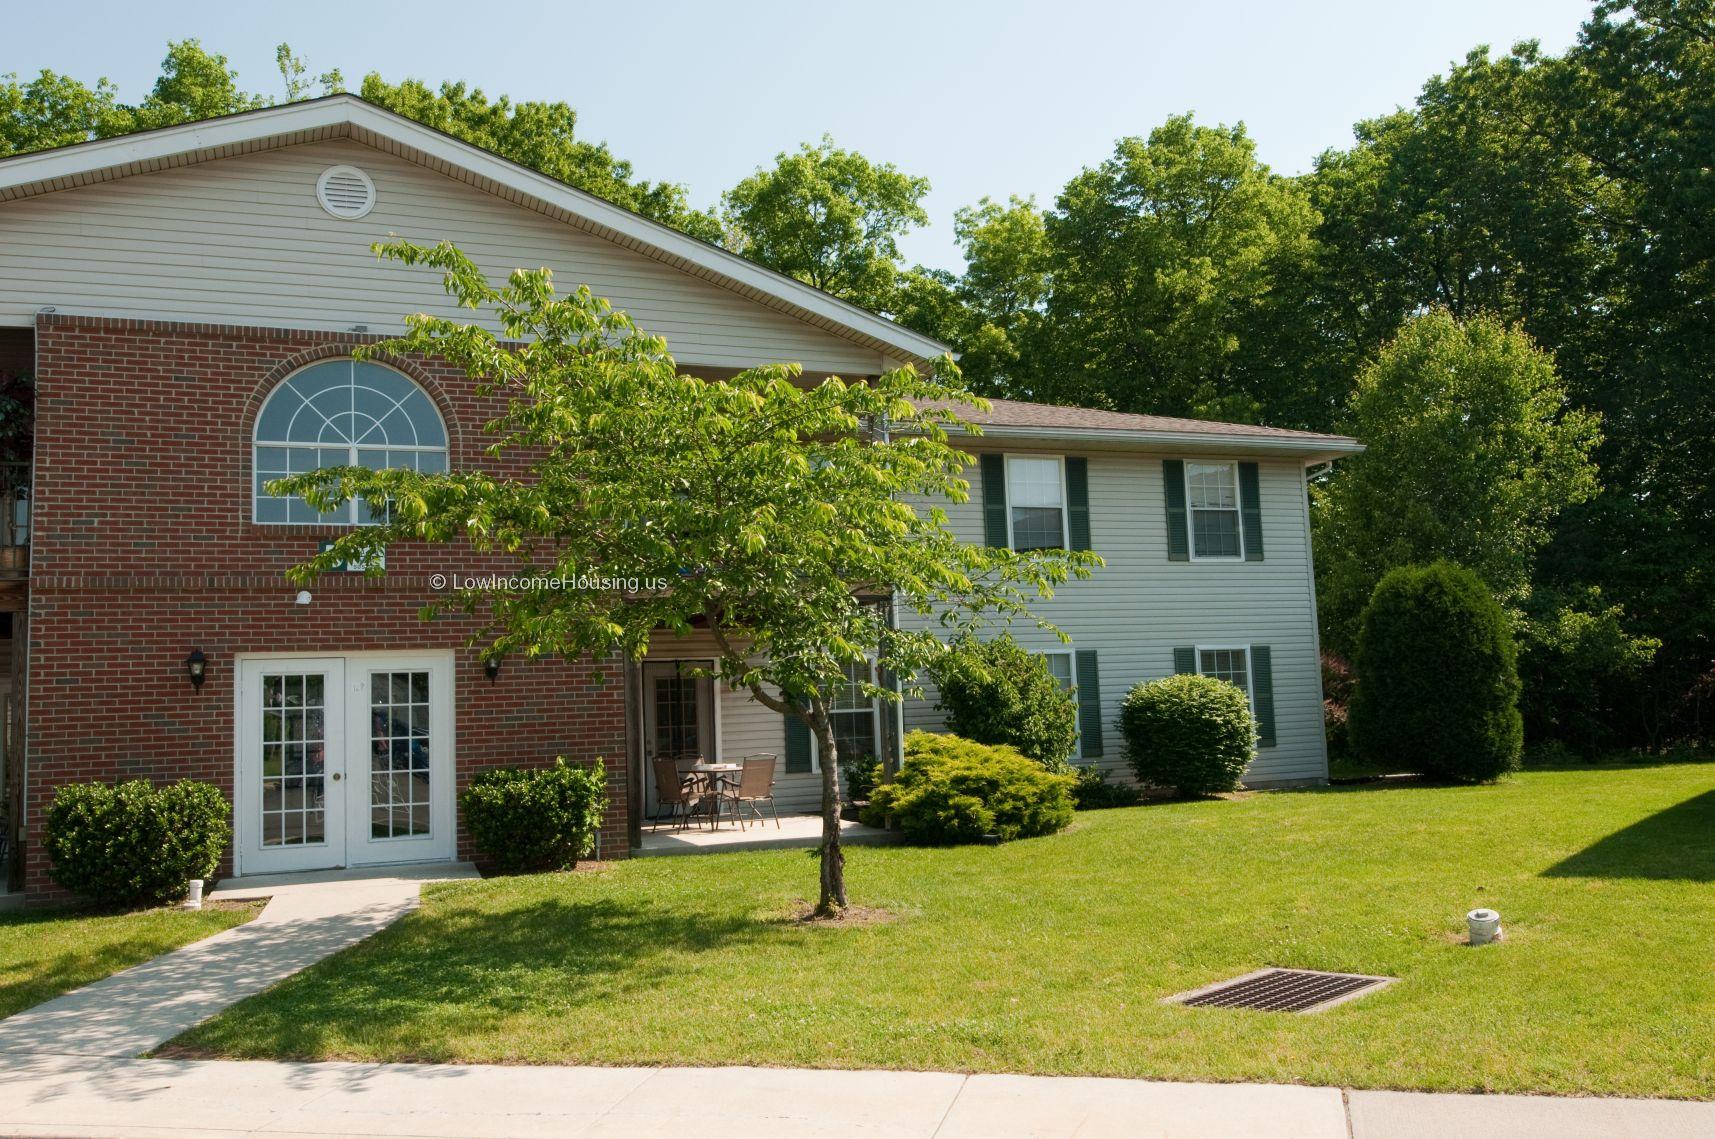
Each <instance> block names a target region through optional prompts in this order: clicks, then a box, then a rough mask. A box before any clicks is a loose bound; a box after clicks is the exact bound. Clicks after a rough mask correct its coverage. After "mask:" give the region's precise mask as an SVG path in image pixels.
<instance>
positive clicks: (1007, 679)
mask: <svg viewBox="0 0 1715 1139" xmlns="http://www.w3.org/2000/svg"><path fill="white" fill-rule="evenodd" d="M931 673H932V675H933V676H934V679H935V687H936V689H937V690H938V691H939V693H940V699H939V702H938V703H937V704H936V705H935V706H936V707H937V708H938V709H940V710H941V711H943V712H945V713H947V730H948V731H950V732H952V733H953V734H955V735H958V736H962V737H964V738H965V739H967V740H975V741H976V742H977V743H983V744H1005V745H1007V746H1009V747H1013V748H1016V749H1018V751H1020V752H1022V753H1023V754H1024V755H1026V756H1028V757H1029V758H1031V759H1034V760H1035V761H1036V762H1038V763H1040V764H1041V765H1042V766H1044V767H1046V768H1047V769H1048V770H1050V771H1053V772H1057V773H1060V774H1067V773H1069V772H1070V771H1071V770H1072V765H1071V763H1070V759H1071V756H1072V750H1073V749H1074V748H1075V747H1077V745H1078V705H1077V702H1076V701H1075V700H1074V699H1073V698H1072V694H1071V693H1070V692H1067V691H1066V690H1065V689H1064V688H1062V687H1060V682H1059V681H1058V680H1056V679H1055V677H1054V674H1053V673H1051V672H1049V671H1048V662H1047V661H1046V660H1045V659H1043V657H1042V656H1041V654H1039V653H1033V652H1027V651H1026V650H1025V649H1023V648H1021V647H1020V646H1019V644H1018V642H1017V641H1014V640H1013V639H1012V638H1011V637H1010V636H1004V635H1003V636H1000V637H997V638H995V639H994V640H992V641H975V640H967V641H960V642H958V643H956V644H954V645H953V646H952V647H951V648H949V649H948V651H947V652H945V653H944V654H942V656H941V658H940V660H938V661H937V662H936V663H935V666H934V668H933V669H932V670H931Z"/></svg>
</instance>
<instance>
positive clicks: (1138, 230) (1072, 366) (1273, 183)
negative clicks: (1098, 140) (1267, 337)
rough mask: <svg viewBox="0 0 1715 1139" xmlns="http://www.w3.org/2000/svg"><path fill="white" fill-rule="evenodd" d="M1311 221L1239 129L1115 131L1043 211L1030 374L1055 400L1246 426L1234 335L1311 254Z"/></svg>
mask: <svg viewBox="0 0 1715 1139" xmlns="http://www.w3.org/2000/svg"><path fill="white" fill-rule="evenodd" d="M1315 218H1316V215H1315V212H1314V211H1313V210H1312V209H1311V207H1310V204H1309V202H1308V201H1307V200H1306V199H1305V197H1304V195H1303V193H1302V192H1301V191H1299V190H1298V189H1297V188H1296V187H1295V186H1294V185H1293V184H1292V183H1291V182H1290V181H1288V180H1286V179H1283V178H1279V177H1276V176H1275V175H1274V174H1271V173H1270V172H1269V170H1268V168H1267V167H1266V166H1264V165H1262V164H1261V163H1259V162H1258V161H1257V160H1256V148H1255V145H1254V144H1253V143H1252V142H1251V140H1250V138H1249V136H1247V135H1246V134H1245V131H1244V128H1243V127H1242V126H1238V127H1231V128H1228V127H1205V126H1198V125H1196V124H1195V123H1194V122H1193V121H1192V119H1191V117H1190V116H1188V115H1186V116H1180V117H1177V118H1172V119H1169V120H1168V121H1167V122H1166V123H1164V124H1163V125H1162V126H1160V127H1157V128H1156V129H1155V130H1153V131H1151V132H1150V135H1149V137H1148V139H1141V138H1127V139H1122V140H1120V142H1119V144H1118V145H1117V146H1116V147H1115V148H1114V154H1113V157H1112V158H1110V159H1109V160H1108V161H1106V162H1104V163H1103V164H1102V165H1101V166H1099V167H1096V168H1095V169H1092V170H1085V171H1084V172H1083V173H1081V174H1079V175H1078V176H1077V177H1076V178H1073V179H1072V181H1071V182H1070V183H1068V184H1067V186H1066V188H1065V190H1063V191H1062V192H1061V194H1060V197H1059V199H1058V201H1057V203H1056V208H1055V210H1054V211H1053V212H1052V213H1051V214H1049V216H1048V218H1047V222H1046V237H1047V242H1048V245H1049V266H1050V272H1051V274H1052V289H1051V292H1050V294H1049V297H1048V302H1047V320H1046V321H1045V322H1044V323H1045V327H1046V328H1047V329H1050V330H1051V331H1049V332H1047V333H1046V334H1045V336H1043V337H1041V338H1039V339H1040V340H1044V341H1047V342H1048V343H1042V344H1038V345H1037V346H1036V348H1035V350H1034V351H1033V352H1032V353H1031V361H1030V364H1029V366H1028V367H1027V368H1025V369H1023V371H1024V373H1025V382H1027V383H1028V384H1029V386H1030V389H1031V391H1032V392H1034V393H1036V394H1037V395H1039V396H1040V397H1042V398H1046V399H1047V400H1049V402H1054V403H1078V404H1083V405H1086V406H1097V407H1100V406H1109V407H1113V408H1116V409H1118V410H1122V411H1143V412H1150V413H1154V414H1159V415H1200V416H1205V417H1210V418H1223V419H1236V420H1240V421H1245V422H1248V421H1250V420H1251V419H1252V418H1254V417H1255V416H1256V415H1257V413H1258V411H1259V403H1258V399H1257V393H1255V392H1254V391H1252V390H1249V388H1250V386H1251V380H1250V377H1249V376H1248V375H1247V374H1246V372H1245V370H1244V368H1243V366H1242V364H1243V359H1244V357H1243V346H1242V345H1241V344H1240V343H1239V341H1238V338H1237V336H1236V334H1235V330H1236V328H1237V326H1238V324H1239V322H1240V321H1241V320H1242V319H1243V317H1244V316H1245V314H1247V313H1248V312H1249V311H1250V310H1252V309H1254V308H1255V307H1257V306H1259V305H1261V304H1263V302H1264V301H1265V299H1266V298H1267V296H1268V294H1269V290H1270V288H1271V284H1272V282H1273V279H1274V276H1275V274H1276V272H1277V271H1278V270H1279V269H1280V267H1282V266H1283V265H1286V264H1290V263H1292V262H1294V261H1296V260H1298V259H1301V258H1303V257H1305V256H1307V255H1308V253H1309V250H1310V230H1311V227H1312V226H1313V225H1314V223H1315Z"/></svg>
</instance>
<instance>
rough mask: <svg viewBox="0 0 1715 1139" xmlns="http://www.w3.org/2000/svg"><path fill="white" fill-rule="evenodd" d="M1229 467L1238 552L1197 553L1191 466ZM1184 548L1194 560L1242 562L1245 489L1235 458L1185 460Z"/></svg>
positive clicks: (1243, 555)
mask: <svg viewBox="0 0 1715 1139" xmlns="http://www.w3.org/2000/svg"><path fill="white" fill-rule="evenodd" d="M1194 466H1196V467H1230V468H1232V472H1233V516H1234V518H1235V520H1236V521H1237V522H1238V532H1239V552H1238V553H1236V554H1199V553H1198V552H1197V507H1195V506H1193V505H1192V504H1191V468H1192V467H1194ZM1185 549H1186V550H1187V551H1189V553H1190V555H1191V560H1192V561H1194V562H1242V561H1244V560H1245V491H1244V487H1243V486H1241V485H1240V483H1239V461H1238V460H1237V459H1186V460H1185Z"/></svg>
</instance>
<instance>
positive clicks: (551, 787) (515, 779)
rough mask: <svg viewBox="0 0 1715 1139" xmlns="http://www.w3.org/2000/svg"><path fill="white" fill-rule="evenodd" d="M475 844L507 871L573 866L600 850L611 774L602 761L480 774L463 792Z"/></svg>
mask: <svg viewBox="0 0 1715 1139" xmlns="http://www.w3.org/2000/svg"><path fill="white" fill-rule="evenodd" d="M459 807H460V809H461V810H462V811H463V812H464V823H465V827H466V829H467V830H469V831H470V837H471V842H472V843H473V844H474V845H475V846H476V849H477V850H478V852H480V853H481V854H482V855H483V856H484V857H485V858H486V860H487V861H488V862H489V863H490V864H492V865H493V866H494V868H495V869H497V870H499V871H501V872H502V873H506V874H529V873H532V872H535V871H542V870H569V869H571V868H572V867H573V866H576V865H577V863H578V859H580V858H582V857H583V856H584V855H586V854H588V853H589V852H590V851H592V850H593V849H595V836H596V832H597V831H598V830H599V829H600V828H601V820H602V816H603V814H605V813H606V811H607V775H606V772H605V770H604V768H603V767H602V762H601V760H600V759H597V760H596V761H595V762H594V763H593V764H590V765H589V766H587V767H585V766H582V765H578V764H570V763H567V762H566V759H565V757H564V756H560V757H559V758H557V759H555V760H554V766H552V767H535V768H520V767H493V768H489V769H488V770H486V771H482V772H478V773H477V775H476V777H475V778H474V779H472V780H471V782H470V786H469V787H467V788H465V792H464V794H463V795H461V796H459Z"/></svg>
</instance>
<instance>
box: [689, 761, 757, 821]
mask: <svg viewBox="0 0 1715 1139" xmlns="http://www.w3.org/2000/svg"><path fill="white" fill-rule="evenodd" d="M743 772H744V764H742V763H693V764H692V765H691V766H689V767H687V768H685V773H686V774H687V775H695V776H698V777H700V778H701V779H702V781H703V782H704V784H705V785H706V786H707V787H708V795H707V796H705V798H708V797H712V798H713V800H714V801H713V802H712V803H711V804H710V805H709V828H710V829H711V830H720V829H721V802H722V801H723V800H724V799H725V798H726V795H725V794H724V792H725V791H726V788H727V786H728V783H729V780H731V779H733V778H734V777H736V776H738V775H742V774H743Z"/></svg>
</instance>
